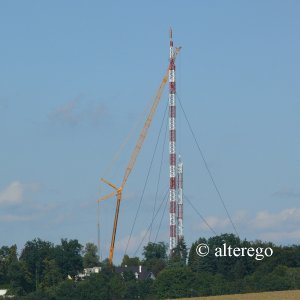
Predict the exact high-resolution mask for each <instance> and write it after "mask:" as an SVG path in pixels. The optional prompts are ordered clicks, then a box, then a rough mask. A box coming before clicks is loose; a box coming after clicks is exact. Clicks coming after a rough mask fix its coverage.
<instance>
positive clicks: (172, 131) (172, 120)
mask: <svg viewBox="0 0 300 300" xmlns="http://www.w3.org/2000/svg"><path fill="white" fill-rule="evenodd" d="M175 96H176V82H175V51H174V47H173V39H172V29H170V64H169V155H170V169H169V170H170V195H169V202H170V244H169V248H170V254H171V253H172V250H173V249H174V248H175V247H176V245H177V230H176V229H177V228H176V227H177V226H176V206H177V201H176V194H177V193H176V101H175Z"/></svg>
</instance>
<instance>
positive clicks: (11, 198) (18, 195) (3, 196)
mask: <svg viewBox="0 0 300 300" xmlns="http://www.w3.org/2000/svg"><path fill="white" fill-rule="evenodd" d="M24 191H25V185H24V184H22V183H21V182H19V181H13V182H12V183H10V184H9V185H8V186H7V187H6V188H4V189H3V190H2V191H0V204H20V203H22V201H23V198H24Z"/></svg>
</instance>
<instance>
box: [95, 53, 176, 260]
mask: <svg viewBox="0 0 300 300" xmlns="http://www.w3.org/2000/svg"><path fill="white" fill-rule="evenodd" d="M180 49H181V47H179V48H176V51H175V55H174V59H175V57H176V56H177V55H178V54H179V52H180ZM168 71H169V68H168V70H167V72H166V74H165V76H164V77H163V80H162V82H161V84H160V86H159V88H158V91H157V93H156V96H155V98H154V101H153V104H152V106H151V109H150V112H149V114H148V117H147V119H146V121H145V124H144V127H143V129H142V131H141V133H140V135H139V138H138V141H137V143H136V145H135V147H134V149H133V152H132V154H131V157H130V160H129V163H128V165H127V167H126V170H125V174H124V177H123V181H122V185H121V186H120V187H119V188H117V187H116V186H115V185H114V184H112V183H110V182H108V181H107V180H105V179H103V178H101V180H102V181H103V182H105V183H106V184H108V185H109V186H111V187H112V188H113V189H114V190H115V191H114V192H112V193H110V194H109V195H107V196H104V197H103V198H101V199H99V200H98V202H100V201H102V200H105V199H107V198H109V197H111V196H114V195H116V196H117V203H116V211H115V218H114V227H113V232H112V237H111V244H110V250H109V258H108V260H109V264H110V266H112V262H113V256H114V249H115V238H116V232H117V226H118V218H119V210H120V203H121V200H122V191H123V188H124V186H125V184H126V182H127V180H128V177H129V175H130V173H131V172H132V169H133V167H134V165H135V163H136V160H137V158H138V155H139V153H140V151H141V148H142V146H143V143H144V141H145V139H146V136H147V133H148V130H149V127H150V125H151V123H152V120H153V117H154V115H155V113H156V110H157V107H158V105H159V103H160V99H161V95H162V93H163V91H164V88H165V86H166V83H167V81H168V76H169V72H168Z"/></svg>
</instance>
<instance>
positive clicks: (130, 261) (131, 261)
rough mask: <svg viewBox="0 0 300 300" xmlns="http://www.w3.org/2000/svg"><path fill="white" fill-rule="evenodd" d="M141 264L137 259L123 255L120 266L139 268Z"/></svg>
mask: <svg viewBox="0 0 300 300" xmlns="http://www.w3.org/2000/svg"><path fill="white" fill-rule="evenodd" d="M140 264H141V262H140V259H139V258H138V257H129V256H128V255H127V254H125V255H124V257H123V260H122V263H121V266H122V267H124V266H128V267H129V266H139V265H140Z"/></svg>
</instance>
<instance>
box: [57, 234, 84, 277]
mask: <svg viewBox="0 0 300 300" xmlns="http://www.w3.org/2000/svg"><path fill="white" fill-rule="evenodd" d="M82 248H83V246H82V245H81V244H79V242H78V240H69V241H68V240H67V239H62V240H61V245H58V246H56V247H55V260H56V262H57V264H58V266H59V268H60V270H61V272H62V275H63V278H67V277H68V275H69V276H71V277H74V276H75V275H77V274H78V273H79V272H80V271H82V269H83V258H82V256H81V252H82Z"/></svg>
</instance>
